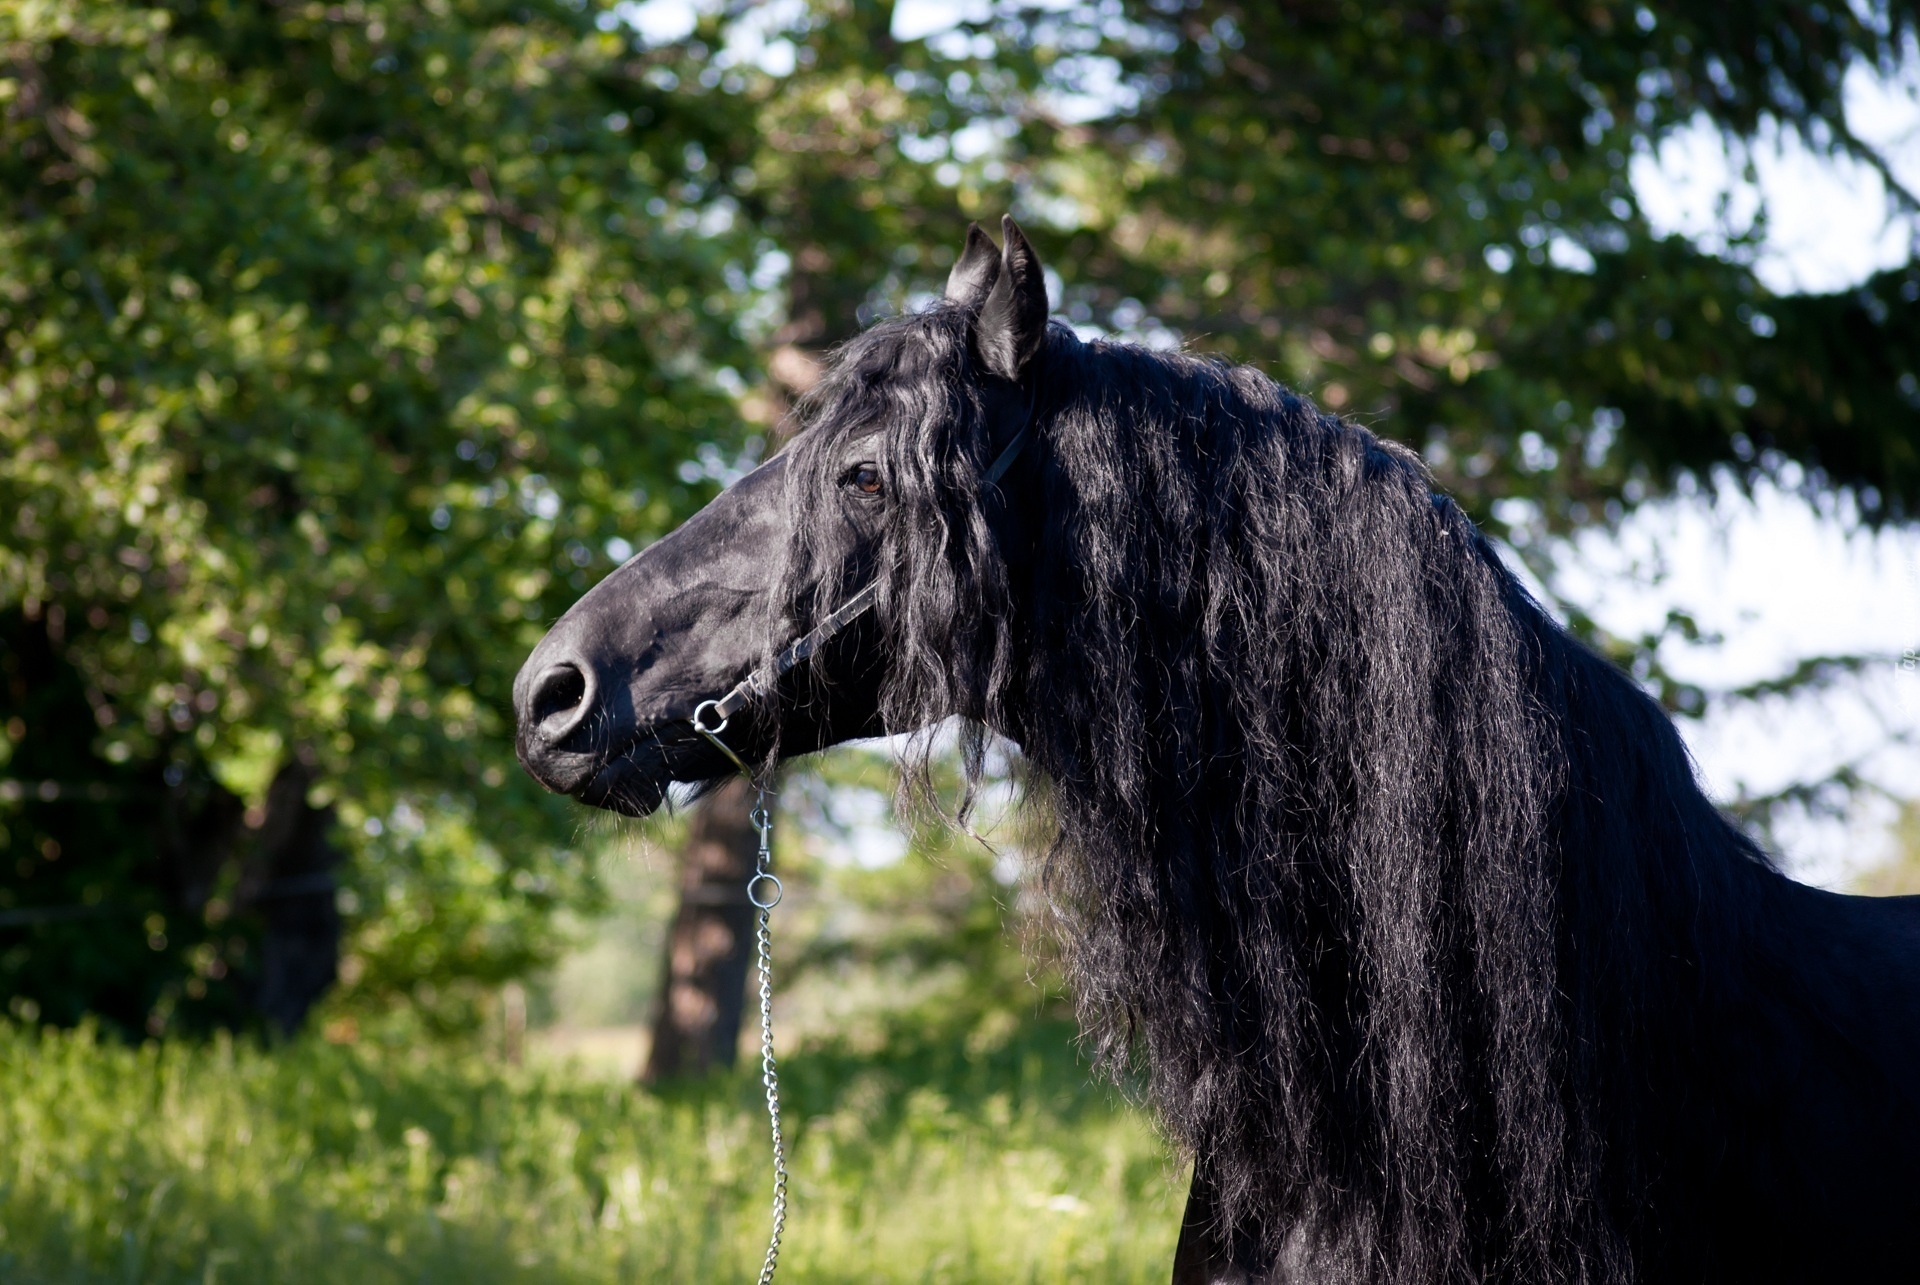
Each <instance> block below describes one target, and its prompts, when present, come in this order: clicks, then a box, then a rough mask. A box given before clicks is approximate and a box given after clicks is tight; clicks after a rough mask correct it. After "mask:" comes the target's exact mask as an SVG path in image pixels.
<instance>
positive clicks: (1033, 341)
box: [973, 215, 1047, 383]
mask: <svg viewBox="0 0 1920 1285" xmlns="http://www.w3.org/2000/svg"><path fill="white" fill-rule="evenodd" d="M1000 230H1001V232H1002V233H1003V234H1004V239H1005V241H1006V248H1005V249H1004V250H1002V251H1001V254H1000V273H999V276H998V277H997V278H996V279H995V280H994V283H993V289H992V290H990V291H988V292H987V301H986V302H985V303H983V304H981V305H980V320H979V321H978V322H977V323H976V324H975V326H974V331H973V343H974V347H975V349H976V350H977V351H978V352H979V354H980V359H981V360H982V361H983V362H985V363H986V366H987V369H988V370H991V371H992V372H993V373H994V374H996V375H999V376H1000V377H1001V378H1002V379H1009V380H1012V381H1013V382H1015V383H1018V382H1019V381H1020V376H1021V375H1022V374H1023V373H1025V371H1026V369H1027V363H1028V362H1031V361H1032V360H1033V355H1034V354H1035V353H1037V352H1039V351H1040V344H1041V341H1042V340H1044V339H1045V338H1046V337H1047V280H1046V276H1045V274H1044V273H1043V272H1042V271H1041V269H1040V256H1039V255H1037V254H1035V253H1034V252H1033V247H1032V246H1030V245H1028V244H1027V238H1026V237H1025V235H1023V234H1022V233H1021V231H1020V227H1019V225H1018V224H1016V223H1015V222H1014V221H1013V216H1012V215H1007V216H1006V217H1005V218H1003V219H1001V220H1000Z"/></svg>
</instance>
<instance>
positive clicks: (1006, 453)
mask: <svg viewBox="0 0 1920 1285" xmlns="http://www.w3.org/2000/svg"><path fill="white" fill-rule="evenodd" d="M1039 395H1040V388H1039V385H1038V384H1037V383H1036V384H1035V385H1034V390H1033V397H1031V398H1029V399H1028V401H1027V416H1026V420H1025V422H1024V423H1022V424H1021V425H1020V431H1019V432H1017V433H1015V434H1014V435H1013V440H1012V441H1010V442H1008V443H1007V446H1006V449H1005V450H1003V451H1001V452H1000V455H999V458H997V459H995V460H994V462H993V464H992V465H991V466H990V467H989V468H988V469H987V471H986V472H984V473H982V474H981V475H980V489H981V490H983V491H984V490H985V489H986V488H987V487H989V486H994V485H996V484H997V483H998V482H999V481H1000V479H1001V478H1003V477H1005V476H1006V475H1007V470H1008V469H1010V468H1012V467H1013V462H1014V461H1015V460H1017V459H1019V458H1020V452H1021V451H1023V450H1025V449H1026V445H1027V438H1028V436H1029V435H1030V434H1031V433H1032V431H1033V408H1034V403H1035V401H1036V400H1037V399H1038V398H1039ZM878 596H879V585H878V583H877V582H870V583H868V584H867V585H866V586H865V587H864V588H862V589H861V590H860V591H859V592H858V593H856V594H854V595H853V597H851V598H849V599H847V600H846V601H845V602H843V603H841V604H840V605H839V606H838V607H835V608H834V609H833V610H832V611H831V612H829V613H828V614H827V618H826V619H825V620H822V621H821V622H820V623H819V624H817V625H815V626H814V627H813V628H812V629H810V630H808V631H807V632H806V633H805V634H803V635H801V636H800V637H799V638H796V639H794V640H793V641H792V642H791V643H789V644H787V647H786V650H784V651H782V652H781V653H780V654H779V655H778V656H776V657H774V659H773V663H772V664H770V665H762V666H760V668H758V669H756V670H754V671H753V672H752V673H751V674H748V675H747V676H746V677H745V678H743V679H741V680H740V681H739V682H738V683H735V684H734V686H733V689H732V690H731V691H729V692H728V693H727V694H726V695H725V696H722V697H720V698H719V699H718V700H709V701H701V702H700V703H699V704H698V705H696V706H695V707H694V710H693V716H692V717H691V718H689V719H688V720H687V721H688V722H689V723H691V724H692V725H693V730H694V731H696V732H698V733H700V735H702V736H704V737H706V739H707V740H708V742H709V743H711V744H712V745H713V747H714V748H715V749H717V750H719V751H720V752H721V753H722V754H724V755H726V756H727V758H728V759H729V760H731V761H732V763H733V765H734V766H735V767H737V768H739V769H740V772H741V775H743V776H746V777H749V778H751V777H752V776H753V769H752V768H749V767H748V766H747V765H746V763H745V762H744V761H743V760H742V759H741V757H740V756H739V755H738V754H736V753H734V750H733V747H732V746H731V745H728V744H727V743H726V742H725V741H723V740H721V739H720V733H722V732H724V731H726V730H727V724H728V723H729V722H731V721H732V719H733V716H734V715H735V714H738V713H739V712H740V711H741V710H743V709H745V708H746V707H747V706H748V705H750V704H752V703H753V701H754V700H755V699H756V698H758V697H760V696H764V695H767V694H768V693H770V692H772V690H773V686H774V684H775V683H776V682H778V681H779V680H780V679H781V678H783V677H785V676H786V675H787V674H788V673H790V672H792V670H793V668H794V667H795V666H796V665H798V664H800V662H802V661H804V660H806V659H807V658H808V657H809V656H811V655H813V654H814V653H815V652H817V651H819V650H820V648H821V647H822V646H823V645H824V644H825V643H827V642H828V641H829V640H830V639H832V638H833V637H834V636H835V635H836V634H839V633H841V632H842V631H843V630H845V629H846V627H847V626H848V625H850V624H852V623H853V622H854V621H856V620H858V619H859V618H860V617H862V616H864V615H866V614H867V612H868V611H870V610H872V609H873V604H874V601H875V599H876V598H877V597H878Z"/></svg>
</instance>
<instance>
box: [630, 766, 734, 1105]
mask: <svg viewBox="0 0 1920 1285" xmlns="http://www.w3.org/2000/svg"><path fill="white" fill-rule="evenodd" d="M753 799H754V792H753V787H752V786H751V785H750V784H748V783H747V782H746V781H745V780H734V781H729V782H728V783H727V784H726V785H724V786H722V787H720V789H719V790H717V791H715V793H714V794H713V795H712V797H710V798H709V799H707V801H706V804H705V806H703V807H702V808H701V809H700V810H699V811H698V812H696V813H695V814H694V816H693V819H692V822H691V823H690V824H689V825H688V827H687V846H686V849H685V851H684V852H683V854H682V856H681V874H680V909H679V911H678V912H677V913H676V914H675V915H674V917H673V927H672V929H671V930H670V931H669V932H668V933H667V949H666V960H665V963H664V965H663V967H662V968H661V977H660V998H659V1000H658V1002H657V1004H656V1006H655V1008H654V1018H653V1045H652V1048H651V1051H650V1052H649V1053H648V1055H647V1065H646V1070H645V1071H644V1072H643V1073H642V1075H641V1079H642V1081H643V1082H644V1083H647V1084H657V1083H659V1082H660V1081H662V1080H669V1079H674V1078H677V1077H680V1076H689V1075H698V1074H700V1073H702V1072H704V1071H708V1070H712V1069H713V1068H715V1067H729V1066H732V1065H733V1063H734V1056H735V1053H736V1051H737V1050H738V1048H739V1046H740V1018H741V1014H742V1012H743V1010H744V1009H745V1006H746V982H747V972H748V969H749V967H750V966H751V965H752V962H753V907H752V906H751V905H750V904H749V903H748V901H747V877H748V876H749V875H750V874H752V873H753V858H754V853H755V852H756V851H757V850H758V847H759V838H758V836H757V835H756V834H755V833H754V829H753V820H752V814H753Z"/></svg>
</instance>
